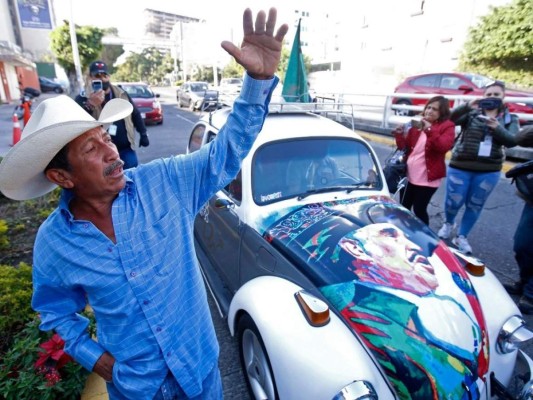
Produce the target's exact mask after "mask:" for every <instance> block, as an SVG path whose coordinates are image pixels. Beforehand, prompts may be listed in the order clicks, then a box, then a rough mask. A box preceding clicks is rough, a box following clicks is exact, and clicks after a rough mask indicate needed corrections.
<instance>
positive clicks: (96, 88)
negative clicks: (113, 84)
mask: <svg viewBox="0 0 533 400" xmlns="http://www.w3.org/2000/svg"><path fill="white" fill-rule="evenodd" d="M91 87H92V89H93V92H98V91H99V90H102V88H103V85H102V81H101V80H100V79H95V80H94V81H92V83H91Z"/></svg>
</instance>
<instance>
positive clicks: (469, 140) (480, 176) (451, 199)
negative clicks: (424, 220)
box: [438, 81, 519, 254]
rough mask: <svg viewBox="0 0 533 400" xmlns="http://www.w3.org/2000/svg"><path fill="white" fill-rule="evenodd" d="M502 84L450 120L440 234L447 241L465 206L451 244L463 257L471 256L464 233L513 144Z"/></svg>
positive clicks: (514, 123) (512, 119) (513, 126)
mask: <svg viewBox="0 0 533 400" xmlns="http://www.w3.org/2000/svg"><path fill="white" fill-rule="evenodd" d="M504 97H505V84H504V83H503V82H500V81H494V82H492V83H490V84H489V85H487V86H485V88H484V92H483V98H482V99H475V100H471V101H470V102H468V103H466V104H464V105H461V106H459V107H457V108H455V109H454V110H453V112H452V115H451V120H452V121H453V122H454V123H455V124H456V125H460V126H461V133H460V134H459V136H458V139H457V140H456V142H455V145H454V147H453V151H452V157H451V160H450V163H449V165H448V179H447V181H446V197H445V203H444V212H445V218H446V220H445V221H444V224H443V225H442V227H441V228H440V230H439V232H438V235H439V237H440V238H441V239H450V238H451V237H452V232H453V230H454V228H455V218H456V217H457V214H458V212H459V210H460V209H461V208H462V207H463V206H465V211H464V214H463V218H462V219H461V224H460V226H459V229H458V232H457V236H456V237H455V238H453V240H452V243H453V244H455V245H456V246H457V248H458V249H459V250H460V251H462V252H463V253H466V254H470V253H472V247H471V246H470V243H469V242H468V239H467V237H468V234H469V233H470V231H471V230H472V228H473V227H474V225H475V223H476V221H477V220H478V219H479V217H480V215H481V211H482V210H483V207H484V206H485V203H486V201H487V199H488V197H489V195H490V194H491V193H492V191H493V190H494V188H495V187H496V184H497V183H498V181H499V179H500V171H501V169H502V166H503V162H504V160H505V152H504V147H514V146H516V142H515V135H516V134H517V132H518V130H519V123H518V117H517V116H516V115H513V114H510V113H509V110H508V109H507V107H506V106H505V104H504V103H503V98H504Z"/></svg>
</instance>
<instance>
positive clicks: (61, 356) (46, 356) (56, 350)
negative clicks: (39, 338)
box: [35, 333, 72, 380]
mask: <svg viewBox="0 0 533 400" xmlns="http://www.w3.org/2000/svg"><path fill="white" fill-rule="evenodd" d="M39 347H41V348H42V349H43V350H44V351H41V354H40V355H39V358H38V360H37V361H36V362H35V368H39V367H43V366H44V365H45V364H46V363H47V361H49V360H50V359H51V360H53V361H55V363H54V364H55V368H56V369H58V370H59V369H61V368H62V367H63V366H64V365H65V364H67V363H69V362H71V361H72V357H71V356H69V355H68V354H67V353H65V351H64V350H63V348H64V347H65V341H64V340H63V339H61V336H59V335H58V334H57V333H55V334H54V336H52V338H51V339H50V340H48V341H47V342H44V343H42V344H41V345H40V346H39ZM47 380H48V379H47Z"/></svg>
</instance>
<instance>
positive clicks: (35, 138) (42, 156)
mask: <svg viewBox="0 0 533 400" xmlns="http://www.w3.org/2000/svg"><path fill="white" fill-rule="evenodd" d="M132 111H133V107H132V105H131V104H130V103H129V102H128V101H126V100H122V99H113V100H110V101H109V102H108V103H107V104H106V105H105V107H104V108H103V109H102V113H101V114H100V118H98V120H95V119H94V118H93V117H92V116H91V115H89V114H88V113H87V111H85V110H84V109H83V108H82V107H80V106H79V105H78V104H77V103H76V102H75V101H74V100H72V99H71V98H70V97H68V96H65V95H62V96H57V97H53V98H51V99H47V100H44V101H43V102H42V103H41V104H39V107H37V109H36V110H35V111H34V112H33V114H32V116H31V118H30V120H29V121H28V124H27V125H26V126H25V127H24V130H23V132H22V139H21V140H20V142H18V143H17V144H16V145H15V146H14V147H13V148H12V149H11V150H10V151H9V152H8V153H7V154H6V156H5V157H4V159H3V160H2V162H0V191H1V192H2V193H3V194H4V195H5V196H7V197H9V198H11V199H13V200H28V199H33V198H35V197H39V196H42V195H44V194H46V193H48V192H50V191H52V190H53V189H54V188H55V187H56V185H55V184H53V183H52V182H50V181H49V180H48V179H47V178H46V175H45V174H44V169H45V168H46V166H47V165H48V164H49V163H50V161H51V160H52V158H54V156H55V155H56V154H57V153H58V152H59V150H61V149H62V148H63V147H64V146H65V145H66V144H67V143H69V142H70V141H72V140H74V139H75V138H77V137H78V136H80V135H82V134H83V133H85V132H87V131H89V130H91V129H93V128H96V127H97V126H101V125H105V124H110V123H111V122H114V121H118V120H120V119H123V118H125V117H127V116H128V115H129V114H131V112H132Z"/></svg>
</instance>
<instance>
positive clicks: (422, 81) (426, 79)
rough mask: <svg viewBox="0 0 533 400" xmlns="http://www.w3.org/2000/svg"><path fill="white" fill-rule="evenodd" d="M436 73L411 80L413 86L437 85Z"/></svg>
mask: <svg viewBox="0 0 533 400" xmlns="http://www.w3.org/2000/svg"><path fill="white" fill-rule="evenodd" d="M437 78H438V75H426V76H421V77H419V78H415V79H413V80H412V81H411V85H413V86H425V87H437Z"/></svg>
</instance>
